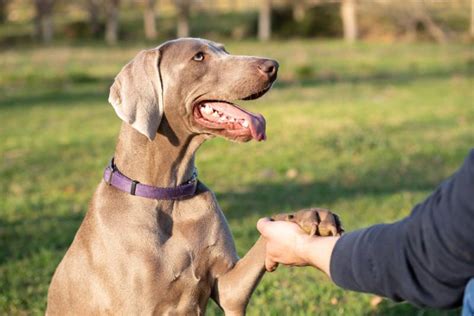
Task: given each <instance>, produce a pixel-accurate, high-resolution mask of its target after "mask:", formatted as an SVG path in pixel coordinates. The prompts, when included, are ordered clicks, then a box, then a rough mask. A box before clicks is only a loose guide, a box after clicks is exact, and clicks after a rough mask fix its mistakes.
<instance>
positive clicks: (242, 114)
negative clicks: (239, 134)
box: [206, 102, 267, 141]
mask: <svg viewBox="0 0 474 316" xmlns="http://www.w3.org/2000/svg"><path fill="white" fill-rule="evenodd" d="M206 104H207V105H209V106H211V107H212V108H213V109H214V110H217V111H219V112H221V113H224V114H225V115H226V116H229V117H233V118H235V119H236V120H238V121H239V120H245V121H247V122H248V127H246V128H247V129H248V130H249V132H250V134H251V135H252V138H253V139H255V140H257V141H262V140H266V139H267V136H266V134H265V118H264V117H263V116H262V115H261V114H255V113H252V112H249V111H247V110H244V109H242V108H241V107H239V106H237V105H235V104H230V103H226V102H206Z"/></svg>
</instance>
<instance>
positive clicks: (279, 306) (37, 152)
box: [0, 41, 474, 315]
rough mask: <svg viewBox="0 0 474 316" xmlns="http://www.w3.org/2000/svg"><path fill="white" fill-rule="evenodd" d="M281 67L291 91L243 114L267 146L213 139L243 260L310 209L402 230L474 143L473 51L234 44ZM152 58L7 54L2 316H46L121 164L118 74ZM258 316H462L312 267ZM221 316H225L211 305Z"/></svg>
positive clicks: (1, 94) (213, 174) (273, 278)
mask: <svg viewBox="0 0 474 316" xmlns="http://www.w3.org/2000/svg"><path fill="white" fill-rule="evenodd" d="M227 46H228V49H229V50H230V51H231V52H233V53H242V54H253V55H263V56H270V57H273V58H276V59H278V60H279V61H280V64H281V72H280V79H279V82H278V84H276V86H275V87H274V89H273V90H272V91H271V92H270V93H269V94H268V95H267V96H265V97H264V98H263V99H261V100H257V101H252V102H248V103H246V104H244V106H246V107H247V108H249V109H251V110H253V111H258V112H260V113H262V114H263V115H264V116H265V117H266V119H267V125H268V127H267V128H268V130H267V131H268V133H267V135H268V140H267V141H266V142H264V143H255V142H252V143H248V144H236V143H231V142H227V141H224V140H222V139H215V140H212V141H211V142H208V143H206V144H205V145H204V146H203V147H202V148H201V149H200V151H199V153H198V156H197V164H198V168H199V172H200V178H201V180H202V181H203V182H205V183H206V184H207V185H208V186H210V187H211V188H212V189H213V190H214V191H215V192H216V194H217V197H218V199H219V201H220V204H221V206H222V208H223V210H224V212H225V214H226V216H227V218H228V219H229V222H230V226H231V228H232V232H233V234H234V237H235V241H236V244H237V247H238V251H239V254H241V255H243V254H244V253H245V252H246V250H247V249H249V248H250V246H251V245H252V243H253V242H254V241H255V240H256V239H257V236H258V233H257V231H256V229H255V222H256V221H257V219H258V218H259V217H261V216H264V215H269V214H273V213H276V212H283V211H289V210H296V209H299V208H303V207H308V206H320V207H327V208H330V209H333V210H336V211H337V213H339V214H340V215H341V218H342V220H343V222H344V224H345V228H346V229H347V230H348V231H351V230H355V229H358V228H361V227H365V226H367V225H371V224H375V223H380V222H392V221H395V220H397V219H400V218H402V217H403V216H405V215H407V214H408V213H409V212H410V209H411V208H412V207H413V206H414V205H415V204H416V203H417V202H419V201H421V200H422V199H424V198H425V197H426V196H427V194H429V193H430V192H431V191H432V190H433V189H434V188H435V187H436V186H437V184H438V183H439V182H440V181H442V180H443V179H444V178H446V177H448V176H449V175H450V174H452V173H453V172H454V171H455V170H456V169H457V167H458V166H460V165H461V163H462V161H463V158H464V157H465V156H466V154H467V153H468V150H469V149H470V148H471V147H472V146H473V144H474V125H473V122H474V104H473V100H474V95H473V91H474V90H473V79H474V75H473V72H474V53H473V50H472V47H469V46H467V45H454V44H453V45H449V46H436V45H432V44H410V45H409V44H397V45H381V44H367V43H361V44H357V45H355V46H346V45H344V44H343V43H341V42H317V41H316V42H315V41H291V42H272V43H269V44H265V45H262V44H259V43H255V42H240V43H227ZM141 48H143V46H141V45H138V44H134V45H132V46H126V47H116V48H108V47H104V46H95V45H90V46H80V45H79V46H76V47H68V46H61V45H59V46H55V47H50V48H48V47H43V48H38V47H24V48H21V49H20V48H18V49H11V50H4V51H2V52H0V69H1V72H0V122H1V124H0V140H1V141H0V159H1V160H0V194H1V195H0V314H11V315H26V314H28V315H29V314H32V315H36V314H41V313H43V311H44V308H45V303H46V293H47V288H48V283H49V280H50V278H51V275H52V273H53V271H54V269H55V267H56V265H57V264H58V262H59V260H60V259H61V257H62V256H63V254H64V252H65V251H66V249H67V247H68V245H69V244H70V242H71V240H72V238H73V237H74V234H75V231H76V229H77V228H78V226H79V224H80V222H81V220H82V218H83V216H84V213H85V212H86V210H87V205H88V201H89V199H90V197H91V195H92V193H93V191H94V189H95V186H96V185H97V183H98V182H99V181H100V178H101V174H102V170H103V167H104V166H105V164H106V163H107V162H108V159H109V158H110V157H111V155H112V154H113V150H114V144H115V140H116V135H117V132H118V128H119V124H120V122H119V119H118V118H117V117H116V116H115V115H114V112H113V110H112V107H111V106H109V105H108V103H107V96H108V95H107V91H108V87H109V85H110V84H111V82H112V78H113V77H114V75H115V74H116V73H117V72H118V71H119V70H120V68H121V67H122V65H123V64H124V63H126V62H127V61H128V60H129V59H131V58H132V57H133V56H134V54H135V53H136V52H137V51H138V50H139V49H141ZM248 313H249V315H315V314H316V315H457V314H458V312H456V311H454V312H436V311H432V310H425V309H417V308H414V307H412V306H410V305H408V304H395V303H392V302H390V301H387V300H384V301H382V302H381V303H379V304H377V302H376V300H374V296H371V295H366V294H359V293H352V292H345V291H343V290H341V289H339V288H337V287H336V286H334V285H333V284H331V283H330V282H329V281H328V280H327V278H326V277H324V276H323V275H322V274H321V273H319V272H317V271H315V270H314V269H311V268H285V267H282V268H279V269H278V270H277V271H276V272H275V273H272V274H267V275H266V276H265V278H264V279H263V281H262V282H261V284H260V285H259V287H258V288H257V290H256V292H255V294H254V296H253V298H252V300H251V303H250V305H249V308H248ZM209 314H210V315H214V314H220V312H219V311H218V310H217V308H216V307H215V305H213V304H210V308H209Z"/></svg>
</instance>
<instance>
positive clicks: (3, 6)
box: [0, 0, 8, 24]
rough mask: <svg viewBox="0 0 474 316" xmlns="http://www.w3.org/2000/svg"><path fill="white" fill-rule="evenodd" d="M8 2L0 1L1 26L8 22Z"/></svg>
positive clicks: (5, 0) (6, 0)
mask: <svg viewBox="0 0 474 316" xmlns="http://www.w3.org/2000/svg"><path fill="white" fill-rule="evenodd" d="M7 6H8V0H0V24H3V23H5V22H6V21H7Z"/></svg>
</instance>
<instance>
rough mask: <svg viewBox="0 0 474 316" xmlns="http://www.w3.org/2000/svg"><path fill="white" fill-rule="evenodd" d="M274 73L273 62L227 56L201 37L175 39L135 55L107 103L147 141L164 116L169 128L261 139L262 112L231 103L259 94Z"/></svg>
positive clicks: (275, 75) (270, 80)
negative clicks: (145, 137)
mask: <svg viewBox="0 0 474 316" xmlns="http://www.w3.org/2000/svg"><path fill="white" fill-rule="evenodd" d="M277 71H278V63H277V62H276V61H274V60H270V59H265V58H258V57H249V56H236V55H230V54H229V53H228V52H227V51H226V50H225V49H224V47H223V45H221V44H217V43H214V42H211V41H207V40H203V39H193V38H185V39H178V40H174V41H169V42H166V43H164V44H162V45H161V46H159V47H157V48H154V49H150V50H145V51H141V52H140V53H138V55H137V56H136V57H135V58H134V59H133V60H132V61H130V62H129V63H128V64H127V65H126V66H125V67H124V68H123V69H122V70H121V72H120V73H119V74H118V76H117V77H116V78H115V82H114V84H113V85H112V87H111V88H110V96H109V102H110V103H111V104H112V105H113V107H114V108H115V111H116V112H117V115H118V116H119V117H120V118H121V119H122V120H124V121H125V122H127V123H129V124H130V125H132V126H133V127H134V128H135V129H136V130H137V131H139V132H140V133H142V134H144V135H145V136H147V137H148V138H149V139H150V140H153V139H154V138H155V136H156V133H157V132H158V131H159V127H160V122H161V121H162V119H163V118H164V119H165V120H166V121H167V123H168V125H169V127H170V128H171V129H173V130H175V131H180V132H186V133H190V134H207V135H218V136H223V137H226V138H228V139H232V140H237V141H249V140H251V139H256V140H259V141H260V140H264V139H265V137H266V136H265V119H264V118H263V116H262V115H260V114H254V113H251V112H249V111H246V110H244V109H242V108H241V107H239V106H237V105H236V104H234V103H233V102H234V101H235V100H252V99H256V98H259V97H261V96H262V95H264V94H265V93H266V92H267V91H268V90H269V89H270V88H271V86H272V84H273V82H274V81H275V79H276V77H277Z"/></svg>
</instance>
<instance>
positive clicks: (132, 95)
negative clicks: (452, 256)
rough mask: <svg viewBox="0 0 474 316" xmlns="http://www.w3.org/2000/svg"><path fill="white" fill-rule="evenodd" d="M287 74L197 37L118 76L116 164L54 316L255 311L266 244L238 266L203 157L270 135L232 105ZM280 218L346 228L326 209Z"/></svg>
mask: <svg viewBox="0 0 474 316" xmlns="http://www.w3.org/2000/svg"><path fill="white" fill-rule="evenodd" d="M277 70H278V63H277V62H276V61H274V60H270V59H264V58H257V57H248V56H234V55H230V54H229V53H228V52H227V51H226V50H225V49H224V47H223V46H222V45H220V44H217V43H214V42H210V41H207V40H202V39H191V38H187V39H178V40H173V41H169V42H166V43H164V44H162V45H161V46H159V47H157V48H154V49H149V50H144V51H141V52H140V53H138V55H137V56H136V57H135V58H134V59H133V60H132V61H130V62H129V63H128V64H127V65H126V66H125V67H124V68H123V69H122V70H121V71H120V73H119V74H118V75H117V77H116V78H115V82H114V84H113V85H112V87H111V89H110V96H109V102H110V103H111V104H112V106H113V107H114V109H115V112H116V113H117V115H118V116H119V117H120V118H121V119H122V120H123V121H124V123H122V127H121V130H120V135H119V138H118V143H117V147H116V150H115V157H114V160H113V161H112V162H111V164H110V166H109V167H107V169H106V171H105V173H104V180H103V181H102V182H101V183H100V184H99V186H98V188H97V189H96V191H95V194H94V196H93V198H92V202H91V203H90V206H89V211H88V213H87V214H86V216H85V218H84V221H83V222H82V224H81V226H80V228H79V230H78V232H77V234H76V236H75V238H74V241H73V242H72V245H71V246H70V247H69V249H68V250H67V252H66V255H65V256H64V258H63V259H62V261H61V263H60V264H59V266H58V267H57V269H56V272H55V273H54V276H53V279H52V281H51V285H50V288H49V293H48V306H47V311H46V314H47V315H98V314H107V315H150V314H154V315H201V314H204V313H205V308H206V304H207V302H208V299H209V298H210V297H211V298H212V299H213V300H215V301H216V303H217V304H218V305H219V306H220V307H221V308H222V309H223V311H224V312H225V314H226V315H243V314H245V310H246V307H247V304H248V302H249V299H250V296H251V294H252V292H253V290H254V289H255V287H256V286H257V284H258V282H259V280H260V279H261V277H262V275H263V274H264V272H265V266H264V261H265V242H264V240H263V239H262V238H260V239H258V241H257V242H256V243H255V245H254V246H253V247H252V248H251V249H250V251H249V252H248V253H247V254H246V255H245V256H244V257H243V258H242V259H239V257H238V256H237V253H236V250H235V245H234V242H233V239H232V235H231V232H230V230H229V227H228V225H227V222H226V219H225V217H224V214H223V213H222V211H221V209H220V208H219V205H218V203H217V201H216V198H215V196H214V194H213V193H212V192H211V191H210V190H209V189H208V188H207V187H206V186H205V185H204V184H202V183H200V182H199V181H198V180H197V179H196V174H195V167H194V157H195V152H196V150H197V149H198V148H199V146H200V145H201V144H202V143H203V142H204V141H205V140H207V139H210V138H212V137H214V136H222V137H225V138H227V139H230V140H234V141H238V142H246V141H249V140H251V139H255V140H257V141H261V140H264V139H265V119H264V118H263V116H261V115H259V114H253V113H251V112H249V111H246V110H244V109H242V108H241V107H239V106H237V105H235V104H234V103H232V102H234V100H247V99H255V98H258V97H260V96H262V95H263V94H264V93H265V92H267V91H268V90H269V89H270V87H271V86H272V83H273V82H274V81H275V79H276V76H277ZM132 179H134V180H132ZM276 219H283V220H290V221H294V222H296V223H298V224H300V225H301V226H302V227H303V228H306V229H307V230H308V231H309V232H310V233H312V234H319V235H330V234H339V233H340V225H339V223H338V219H337V217H335V216H334V215H333V214H332V213H331V212H329V211H325V210H321V209H309V210H303V211H299V212H297V213H295V214H291V215H280V216H277V217H276Z"/></svg>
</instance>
